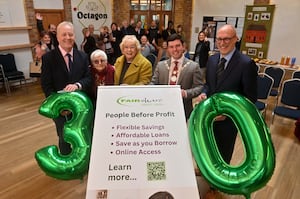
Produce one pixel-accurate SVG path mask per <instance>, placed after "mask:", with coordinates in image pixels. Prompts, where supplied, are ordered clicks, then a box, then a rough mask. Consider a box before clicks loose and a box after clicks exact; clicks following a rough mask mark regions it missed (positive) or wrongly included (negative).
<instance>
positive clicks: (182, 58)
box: [171, 54, 184, 66]
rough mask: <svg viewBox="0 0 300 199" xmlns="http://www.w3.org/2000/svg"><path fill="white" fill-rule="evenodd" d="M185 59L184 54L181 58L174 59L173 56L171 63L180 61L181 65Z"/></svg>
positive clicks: (179, 64)
mask: <svg viewBox="0 0 300 199" xmlns="http://www.w3.org/2000/svg"><path fill="white" fill-rule="evenodd" d="M183 60H184V55H183V54H182V56H181V57H180V58H179V59H174V58H173V57H171V64H173V63H174V61H178V66H181V65H182V64H183Z"/></svg>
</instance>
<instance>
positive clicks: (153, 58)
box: [146, 53, 157, 74]
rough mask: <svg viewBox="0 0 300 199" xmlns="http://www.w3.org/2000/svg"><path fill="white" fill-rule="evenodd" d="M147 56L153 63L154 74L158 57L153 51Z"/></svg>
mask: <svg viewBox="0 0 300 199" xmlns="http://www.w3.org/2000/svg"><path fill="white" fill-rule="evenodd" d="M146 58H147V59H148V60H149V61H150V62H151V65H152V74H153V73H154V70H155V67H156V59H157V57H156V56H155V55H154V54H153V53H151V54H150V55H148V56H147V57H146Z"/></svg>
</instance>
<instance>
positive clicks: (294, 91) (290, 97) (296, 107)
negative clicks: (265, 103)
mask: <svg viewBox="0 0 300 199" xmlns="http://www.w3.org/2000/svg"><path fill="white" fill-rule="evenodd" d="M299 90H300V79H289V80H286V81H284V82H283V84H282V89H281V96H280V100H279V101H278V102H279V103H278V102H277V103H276V106H275V108H274V110H273V113H272V123H273V121H274V116H275V115H278V116H281V117H285V118H289V119H294V120H297V119H298V118H300V92H299Z"/></svg>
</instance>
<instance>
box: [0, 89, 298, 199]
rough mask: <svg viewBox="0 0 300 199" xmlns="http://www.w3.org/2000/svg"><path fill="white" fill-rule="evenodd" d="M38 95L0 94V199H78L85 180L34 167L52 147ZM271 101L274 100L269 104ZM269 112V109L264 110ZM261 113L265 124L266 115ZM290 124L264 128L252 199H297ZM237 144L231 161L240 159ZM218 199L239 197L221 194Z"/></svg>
mask: <svg viewBox="0 0 300 199" xmlns="http://www.w3.org/2000/svg"><path fill="white" fill-rule="evenodd" d="M43 99H44V96H43V94H42V92H41V89H40V86H39V84H30V85H29V86H28V89H27V91H26V89H24V88H15V89H13V90H12V94H11V96H7V95H6V93H5V91H4V90H3V89H1V90H0V110H1V112H0V152H1V156H0V198H1V199H19V198H22V199H41V198H43V199H48V198H49V199H53V198H56V199H60V198H63V199H69V198H70V199H71V198H72V199H74V198H75V199H83V198H85V190H86V184H87V178H86V177H85V179H84V180H83V181H80V180H72V181H62V180H56V179H54V178H51V177H48V176H46V175H45V173H44V172H43V171H41V170H40V168H39V167H38V165H37V163H36V161H35V159H34V153H35V152H36V151H37V150H38V149H40V148H42V147H44V146H48V145H52V144H56V143H57V138H56V132H55V128H54V124H53V122H52V120H50V119H48V118H46V117H44V116H41V115H39V114H38V111H37V110H38V108H39V105H40V104H41V102H42V101H43ZM269 101H273V102H274V100H272V99H271V100H269ZM269 108H270V110H271V109H272V108H273V106H272V105H271V106H269ZM270 110H269V111H268V112H267V118H266V120H267V122H268V123H269V121H270V115H271V111H270ZM294 123H295V122H294V121H291V120H286V119H282V118H279V117H276V118H275V121H274V125H270V131H271V135H272V140H273V143H274V146H275V150H276V168H275V172H274V174H273V176H272V178H271V180H270V181H269V182H268V184H267V185H266V186H265V187H264V188H262V189H260V190H259V191H257V192H255V193H253V194H252V199H266V198H268V199H297V198H299V196H300V175H299V166H300V158H299V157H298V155H299V154H300V144H299V141H298V140H297V139H296V138H295V137H294V135H293V131H294V127H295V125H294ZM242 153H243V150H242V147H241V143H240V142H239V141H238V142H237V144H236V149H235V152H234V161H237V160H238V159H239V158H240V157H241V156H242ZM221 198H223V199H237V198H244V197H242V196H230V195H226V194H221Z"/></svg>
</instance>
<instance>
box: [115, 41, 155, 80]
mask: <svg viewBox="0 0 300 199" xmlns="http://www.w3.org/2000/svg"><path fill="white" fill-rule="evenodd" d="M120 48H121V51H122V54H123V55H121V56H120V57H119V58H118V59H117V60H116V63H115V85H146V84H148V83H149V82H150V80H151V76H152V65H151V63H150V62H149V61H148V60H147V58H145V57H144V56H143V55H142V54H141V52H140V51H141V45H140V42H139V41H138V40H137V38H136V37H135V36H134V35H126V36H124V38H123V40H122V42H121V44H120Z"/></svg>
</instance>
